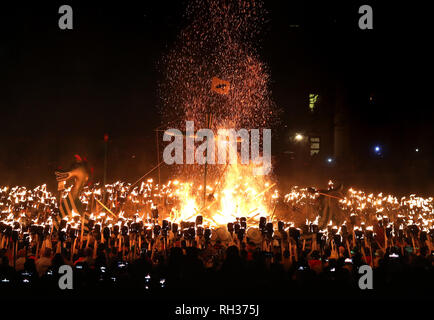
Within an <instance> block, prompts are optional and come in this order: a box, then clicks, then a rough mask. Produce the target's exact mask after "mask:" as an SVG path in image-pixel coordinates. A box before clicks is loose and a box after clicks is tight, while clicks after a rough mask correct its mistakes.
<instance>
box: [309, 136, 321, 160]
mask: <svg viewBox="0 0 434 320" xmlns="http://www.w3.org/2000/svg"><path fill="white" fill-rule="evenodd" d="M309 140H310V155H311V156H313V155H315V154H318V153H319V150H320V138H319V137H310V139H309Z"/></svg>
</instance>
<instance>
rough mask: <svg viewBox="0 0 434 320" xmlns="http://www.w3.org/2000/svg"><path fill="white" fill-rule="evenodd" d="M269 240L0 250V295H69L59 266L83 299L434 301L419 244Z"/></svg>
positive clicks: (426, 255)
mask: <svg viewBox="0 0 434 320" xmlns="http://www.w3.org/2000/svg"><path fill="white" fill-rule="evenodd" d="M89 239H90V241H89ZM270 239H271V241H268V240H267V239H265V241H260V242H259V241H256V240H257V239H249V237H246V238H244V239H243V240H239V239H237V238H236V237H234V238H229V239H226V240H224V241H221V240H219V239H214V240H213V241H211V240H209V241H202V242H197V241H196V240H185V239H178V240H177V241H171V242H170V243H164V241H165V239H163V238H161V239H158V240H156V241H153V242H154V243H152V244H151V243H149V244H148V243H146V242H144V243H141V245H140V246H136V248H134V247H132V248H129V249H127V251H125V249H121V248H120V247H118V246H116V242H115V241H106V242H99V241H94V239H92V238H87V240H85V242H84V243H83V244H82V246H79V248H77V250H75V251H74V253H73V254H71V251H70V250H71V248H70V247H68V246H63V245H56V243H47V244H45V245H44V247H43V248H41V249H40V250H39V252H37V251H38V250H37V249H36V248H35V247H22V248H18V250H17V251H16V254H15V257H14V256H13V251H12V250H10V248H9V249H8V248H4V249H1V251H0V259H1V261H0V262H1V264H0V291H1V293H2V295H7V296H11V295H13V294H19V295H23V294H30V295H37V294H59V293H60V294H66V293H65V292H68V290H61V289H60V288H59V280H60V278H61V277H62V273H59V268H60V267H61V266H63V265H70V266H71V267H72V270H73V290H69V291H71V292H74V293H80V294H83V295H97V296H98V295H102V296H105V295H125V294H126V295H128V294H134V295H136V296H137V295H150V296H153V297H159V296H161V295H164V296H165V297H174V296H180V295H181V296H184V297H185V296H197V295H200V296H202V295H208V296H216V297H218V296H231V295H239V294H242V295H243V296H254V297H274V296H276V297H290V296H297V297H302V296H308V297H325V298H327V297H328V298H330V297H336V296H350V295H356V296H357V295H371V296H400V297H402V296H411V297H416V296H417V297H422V298H423V297H430V296H431V297H432V285H433V284H434V272H433V270H434V269H433V262H434V256H433V254H434V252H433V251H431V250H430V246H431V245H429V246H427V245H426V243H423V242H421V241H419V240H418V241H417V243H416V244H415V243H414V241H411V240H410V239H406V238H405V237H404V238H403V239H401V240H399V239H393V240H395V241H393V240H392V239H390V240H392V241H390V240H389V242H390V244H389V245H387V246H385V243H380V242H379V241H373V242H370V243H369V245H367V241H361V240H356V241H353V239H351V236H350V237H349V241H342V242H339V241H337V242H335V241H334V240H332V241H329V242H325V243H324V242H322V241H320V240H318V241H317V239H315V238H313V241H312V242H306V239H304V240H303V236H301V237H300V238H298V239H293V238H291V237H290V238H289V239H287V240H288V241H282V239H279V240H278V239H276V238H275V237H273V238H270ZM92 240H93V241H92ZM87 241H89V244H87V243H86V242H87ZM160 241H161V243H159V242H160ZM427 241H429V240H427ZM392 242H393V244H392ZM362 265H369V266H370V267H372V270H373V280H372V283H371V284H370V285H368V288H367V289H365V290H362V289H361V287H360V285H359V282H360V281H362V280H360V279H361V277H362V276H363V275H364V274H363V273H359V269H360V267H361V266H362ZM362 282H363V281H362ZM371 285H372V288H373V289H372V290H371V289H370V286H371Z"/></svg>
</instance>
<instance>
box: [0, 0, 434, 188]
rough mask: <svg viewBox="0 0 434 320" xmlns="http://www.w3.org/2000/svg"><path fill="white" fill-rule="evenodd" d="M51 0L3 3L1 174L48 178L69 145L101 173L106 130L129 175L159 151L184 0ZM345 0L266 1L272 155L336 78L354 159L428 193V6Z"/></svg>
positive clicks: (116, 173) (64, 162)
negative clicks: (312, 97)
mask: <svg viewBox="0 0 434 320" xmlns="http://www.w3.org/2000/svg"><path fill="white" fill-rule="evenodd" d="M48 2H49V3H48V4H47V3H45V1H44V3H42V2H41V1H38V2H36V1H34V2H30V3H29V4H23V3H22V2H20V4H19V5H18V4H17V5H14V6H11V5H5V4H2V5H1V9H0V10H1V11H0V12H1V17H0V30H1V31H0V33H1V35H2V36H1V41H0V61H1V62H0V63H1V73H0V106H1V115H2V116H1V120H2V125H1V126H0V130H1V135H0V141H1V146H2V152H1V155H0V185H4V184H28V185H36V184H40V183H42V182H50V181H51V180H54V175H53V171H54V170H55V169H56V168H58V167H67V166H68V165H69V164H70V162H71V161H72V160H73V155H74V154H75V153H78V154H81V155H83V156H85V157H87V158H88V160H89V162H90V163H91V165H92V166H93V167H95V179H96V180H97V179H99V178H100V177H101V172H102V163H103V160H102V159H103V154H104V153H103V152H104V149H103V135H104V133H108V134H109V135H110V145H109V151H110V154H109V179H110V180H113V179H118V178H123V179H126V180H129V181H131V180H135V178H137V177H139V176H140V175H142V174H143V173H144V172H146V171H147V170H148V169H149V168H151V167H152V166H153V165H155V163H156V155H155V132H154V131H153V130H154V129H155V128H156V127H157V126H159V125H160V124H161V120H160V116H159V109H158V105H159V103H160V101H159V97H158V87H157V86H158V82H159V81H161V80H162V79H161V73H160V71H161V66H160V65H159V62H160V61H161V58H162V55H163V54H164V52H165V51H166V50H167V49H168V48H170V47H171V45H172V44H173V41H174V39H175V37H176V35H177V34H178V32H179V31H180V29H181V28H182V25H183V19H182V13H183V10H184V7H185V1H177V0H171V1H159V2H158V5H156V3H157V2H151V1H143V2H142V3H138V2H128V1H122V2H117V3H112V2H109V3H106V2H102V1H92V2H91V4H90V1H88V2H87V3H86V2H84V1H83V2H77V1H67V2H57V1H48ZM342 2H343V3H344V4H341V3H338V2H327V3H326V1H322V2H321V3H322V4H321V5H319V4H318V3H316V2H310V1H281V2H280V1H279V2H278V1H266V2H265V4H266V7H267V9H268V11H269V15H268V19H269V23H268V24H267V25H266V28H265V30H264V38H263V42H262V43H260V44H258V46H259V47H260V48H259V53H260V55H261V58H262V59H263V61H265V62H266V63H267V64H268V66H269V68H270V72H271V79H272V83H271V90H272V95H273V98H274V101H275V102H276V104H277V105H278V106H279V107H281V108H282V109H283V111H284V114H283V116H282V121H281V125H280V126H279V127H278V128H275V136H276V138H275V140H276V141H277V142H276V143H275V144H274V145H273V152H274V155H275V156H276V157H279V154H280V153H281V152H283V151H285V150H287V149H290V146H289V145H288V138H287V137H288V136H289V135H290V133H291V132H293V131H294V130H299V129H300V127H302V126H303V123H304V121H305V117H306V116H305V114H306V113H307V111H308V102H307V95H308V93H310V92H319V93H320V94H321V95H323V96H324V97H325V98H326V99H325V100H327V97H328V96H330V97H333V95H334V94H335V91H334V90H335V88H336V86H339V87H340V88H342V91H341V92H342V94H343V95H344V96H345V101H346V108H347V111H348V114H349V120H348V121H349V123H348V125H349V127H350V128H351V130H350V131H351V138H350V140H351V141H350V142H351V157H349V159H348V162H351V163H350V164H351V165H354V166H353V170H354V171H358V172H359V173H360V172H361V173H360V174H363V173H366V176H370V177H371V176H372V175H375V174H377V175H378V174H379V173H380V172H386V171H387V177H389V178H390V177H395V178H393V179H392V178H391V179H390V181H389V182H388V185H389V186H390V185H395V184H396V183H397V181H403V183H407V184H409V186H410V187H409V192H410V191H420V192H431V193H432V191H434V189H433V184H432V182H431V180H432V177H433V175H432V171H433V170H432V169H433V166H432V164H431V162H432V159H433V148H432V138H433V129H432V123H433V120H434V117H433V111H432V102H431V99H430V90H429V89H428V85H429V84H430V83H431V82H432V80H431V79H430V73H429V72H428V61H429V58H430V53H429V51H428V48H429V42H430V39H431V34H432V33H431V29H430V26H429V21H430V20H429V19H428V17H427V15H428V12H427V10H424V9H423V8H421V7H416V6H415V5H411V4H409V3H407V4H405V5H398V4H394V5H393V6H391V5H386V4H383V5H381V6H380V4H378V3H376V2H372V1H371V2H369V1H368V2H350V1H342ZM62 4H69V5H71V6H72V8H73V10H74V30H60V29H59V28H58V19H59V16H60V15H59V14H58V8H59V6H60V5H62ZM362 4H370V5H372V7H373V10H374V30H359V29H358V25H357V21H358V17H359V14H358V12H357V11H358V7H359V6H360V5H362ZM369 97H372V99H373V100H372V101H370V100H369ZM277 137H278V139H277ZM375 144H381V146H382V148H383V149H384V155H383V158H382V159H381V161H382V163H379V162H378V161H377V160H378V159H377V160H376V159H372V154H370V152H369V150H370V147H371V146H372V145H375ZM416 147H418V148H419V149H420V152H419V153H418V154H415V152H414V150H415V148H416ZM353 162H354V163H353ZM288 175H289V176H290V173H289V174H288ZM401 175H402V176H401ZM355 179H356V180H357V181H363V182H360V183H361V184H362V185H366V186H367V187H371V186H372V187H373V188H376V187H378V184H375V183H373V184H372V185H370V184H369V183H367V182H366V179H365V180H363V179H357V178H355ZM350 182H351V181H350Z"/></svg>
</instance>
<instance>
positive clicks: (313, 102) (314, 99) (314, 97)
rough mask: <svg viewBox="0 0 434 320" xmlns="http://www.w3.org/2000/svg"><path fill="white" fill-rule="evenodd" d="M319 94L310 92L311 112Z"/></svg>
mask: <svg viewBox="0 0 434 320" xmlns="http://www.w3.org/2000/svg"><path fill="white" fill-rule="evenodd" d="M318 98H319V95H317V94H315V93H309V109H310V111H311V112H313V111H314V109H315V104H316V103H317V101H318Z"/></svg>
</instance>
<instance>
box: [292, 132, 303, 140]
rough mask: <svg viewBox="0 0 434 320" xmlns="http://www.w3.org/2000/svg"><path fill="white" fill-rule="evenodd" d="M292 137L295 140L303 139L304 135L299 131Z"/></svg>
mask: <svg viewBox="0 0 434 320" xmlns="http://www.w3.org/2000/svg"><path fill="white" fill-rule="evenodd" d="M294 139H295V141H301V140H303V139H304V136H303V135H302V134H301V133H296V134H295V137H294Z"/></svg>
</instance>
